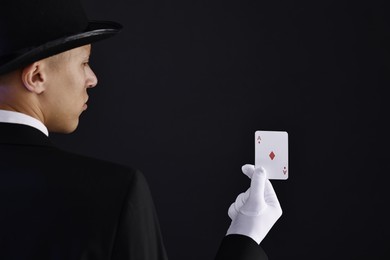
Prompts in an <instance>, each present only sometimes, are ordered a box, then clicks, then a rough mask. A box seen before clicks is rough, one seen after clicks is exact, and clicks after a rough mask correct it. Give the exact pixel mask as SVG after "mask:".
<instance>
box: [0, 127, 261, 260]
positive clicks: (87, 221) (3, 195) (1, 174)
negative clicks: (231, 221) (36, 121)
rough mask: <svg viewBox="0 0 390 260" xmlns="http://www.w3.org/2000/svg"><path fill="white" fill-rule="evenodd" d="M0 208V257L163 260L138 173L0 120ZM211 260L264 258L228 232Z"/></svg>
mask: <svg viewBox="0 0 390 260" xmlns="http://www.w3.org/2000/svg"><path fill="white" fill-rule="evenodd" d="M0 211H1V212H0V259H2V260H6V259H7V260H8V259H9V260H13V259H18V260H19V259H20V260H21V259H23V260H29V259H40V260H45V259H50V260H52V259H53V260H54V259H56V260H57V259H72V260H73V259H75V260H76V259H77V260H79V259H80V260H81V259H83V260H87V259H88V260H92V259H96V260H100V259H102V260H103V259H104V260H109V259H110V260H115V259H121V260H127V259H133V260H166V259H167V256H166V252H165V249H164V245H163V240H162V236H161V233H160V228H159V223H158V219H157V215H156V212H155V208H154V205H153V200H152V197H151V194H150V191H149V188H148V185H147V182H146V180H145V178H144V176H143V175H142V173H140V172H139V171H138V170H136V169H132V168H130V167H127V166H124V165H119V164H115V163H111V162H108V161H103V160H98V159H94V158H90V157H86V156H81V155H76V154H72V153H69V152H66V151H63V150H61V149H58V148H57V147H55V146H54V145H52V143H51V142H50V139H49V138H48V137H47V136H45V135H44V134H43V133H41V132H40V131H39V130H37V129H35V128H32V127H30V126H25V125H19V124H9V123H0ZM198 247H199V248H200V250H201V245H199V246H198ZM216 259H217V260H228V259H229V260H230V259H232V260H233V259H235V260H237V259H240V260H255V259H256V260H262V259H267V256H266V255H265V253H264V252H263V250H262V249H261V247H259V246H258V245H257V244H256V243H255V242H254V241H253V240H252V239H250V238H248V237H245V236H240V235H230V236H227V237H225V238H224V239H223V240H222V243H221V246H220V248H219V250H218V253H217V256H216Z"/></svg>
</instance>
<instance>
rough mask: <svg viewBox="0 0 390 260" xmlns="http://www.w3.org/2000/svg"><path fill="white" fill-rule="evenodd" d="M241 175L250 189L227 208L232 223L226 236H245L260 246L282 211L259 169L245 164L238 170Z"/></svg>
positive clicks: (267, 181) (264, 175) (264, 173)
mask: <svg viewBox="0 0 390 260" xmlns="http://www.w3.org/2000/svg"><path fill="white" fill-rule="evenodd" d="M242 172H243V173H244V174H245V175H247V176H248V177H249V178H251V179H252V180H251V186H250V188H249V189H248V190H247V191H246V192H245V193H241V194H240V195H238V197H237V199H236V201H235V202H234V203H233V204H232V205H231V206H230V208H229V212H228V214H229V217H230V218H231V219H232V222H231V224H230V227H229V229H228V231H227V235H230V234H240V235H245V236H248V237H250V238H252V239H253V240H255V241H256V242H257V243H258V244H260V242H261V241H262V240H263V239H264V237H265V236H266V235H267V233H268V231H269V230H270V229H271V228H272V226H273V225H274V224H275V222H276V221H277V220H278V219H279V217H280V216H281V215H282V208H281V207H280V204H279V201H278V198H277V197H276V193H275V191H274V189H273V187H272V185H271V182H270V181H269V180H268V179H267V178H266V171H265V169H264V168H263V167H259V168H256V169H255V167H254V166H253V165H251V164H246V165H244V166H242Z"/></svg>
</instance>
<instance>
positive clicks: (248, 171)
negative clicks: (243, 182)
mask: <svg viewBox="0 0 390 260" xmlns="http://www.w3.org/2000/svg"><path fill="white" fill-rule="evenodd" d="M241 170H242V172H243V173H244V174H245V175H246V176H248V177H249V179H252V175H253V173H254V172H255V166H254V165H253V164H245V165H243V166H242V167H241Z"/></svg>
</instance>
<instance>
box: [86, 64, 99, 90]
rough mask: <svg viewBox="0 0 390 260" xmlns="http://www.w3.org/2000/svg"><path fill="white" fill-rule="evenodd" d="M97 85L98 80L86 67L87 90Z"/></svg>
mask: <svg viewBox="0 0 390 260" xmlns="http://www.w3.org/2000/svg"><path fill="white" fill-rule="evenodd" d="M97 84H98V79H97V77H96V75H95V73H94V72H93V70H92V69H91V68H90V67H88V79H87V87H88V88H93V87H95V86H96V85H97Z"/></svg>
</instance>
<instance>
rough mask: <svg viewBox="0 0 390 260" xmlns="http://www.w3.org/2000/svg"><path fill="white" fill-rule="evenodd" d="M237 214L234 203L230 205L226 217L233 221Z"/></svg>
mask: <svg viewBox="0 0 390 260" xmlns="http://www.w3.org/2000/svg"><path fill="white" fill-rule="evenodd" d="M237 214H238V212H237V210H236V207H235V206H234V203H232V205H230V207H229V210H228V215H229V217H230V219H231V220H233V219H235V218H236V216H237Z"/></svg>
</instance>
